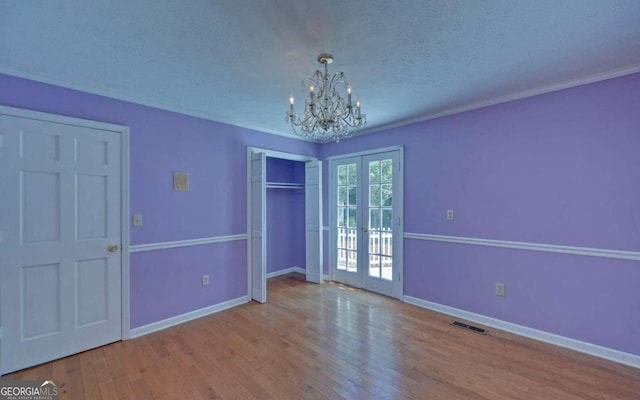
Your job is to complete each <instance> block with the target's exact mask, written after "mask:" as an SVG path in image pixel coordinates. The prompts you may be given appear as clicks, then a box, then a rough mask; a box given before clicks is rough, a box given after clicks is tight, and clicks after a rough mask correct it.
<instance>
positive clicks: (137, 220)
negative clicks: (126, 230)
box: [133, 214, 142, 226]
mask: <svg viewBox="0 0 640 400" xmlns="http://www.w3.org/2000/svg"><path fill="white" fill-rule="evenodd" d="M133 226H142V214H134V215H133Z"/></svg>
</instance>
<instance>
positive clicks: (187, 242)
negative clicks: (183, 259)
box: [129, 233, 247, 253]
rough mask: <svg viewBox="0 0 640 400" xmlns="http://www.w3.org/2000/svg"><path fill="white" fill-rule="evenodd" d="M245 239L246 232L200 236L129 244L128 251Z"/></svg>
mask: <svg viewBox="0 0 640 400" xmlns="http://www.w3.org/2000/svg"><path fill="white" fill-rule="evenodd" d="M246 239H247V234H246V233H242V234H239V235H228V236H214V237H207V238H200V239H188V240H176V241H173V242H159V243H147V244H135V245H132V246H129V252H130V253H139V252H141V251H153V250H163V249H173V248H176V247H186V246H199V245H203V244H211V243H223V242H231V241H234V240H246Z"/></svg>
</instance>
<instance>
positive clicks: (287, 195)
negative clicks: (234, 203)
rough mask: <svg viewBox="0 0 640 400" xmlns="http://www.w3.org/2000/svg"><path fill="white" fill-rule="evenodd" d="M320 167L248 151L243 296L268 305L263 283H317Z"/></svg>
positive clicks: (305, 159) (302, 159)
mask: <svg viewBox="0 0 640 400" xmlns="http://www.w3.org/2000/svg"><path fill="white" fill-rule="evenodd" d="M321 173H322V165H321V162H320V161H318V160H317V159H316V158H314V157H308V156H300V155H296V154H289V153H282V152H276V151H272V150H265V149H258V148H251V147H249V148H248V149H247V213H248V215H247V225H248V232H249V235H248V247H247V252H248V258H247V260H248V262H247V264H248V265H247V269H248V282H247V285H248V292H249V293H250V296H251V298H252V299H253V300H256V301H257V302H260V303H265V302H266V301H267V286H266V280H267V279H268V278H270V277H275V276H279V275H283V274H287V273H290V272H298V273H302V274H304V275H305V277H306V280H307V281H309V282H314V283H321V282H322V280H323V275H324V274H323V271H322V264H323V262H322V199H321V195H322V177H321Z"/></svg>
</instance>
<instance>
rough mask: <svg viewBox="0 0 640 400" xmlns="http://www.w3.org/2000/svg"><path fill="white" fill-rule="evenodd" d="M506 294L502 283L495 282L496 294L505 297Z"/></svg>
mask: <svg viewBox="0 0 640 400" xmlns="http://www.w3.org/2000/svg"><path fill="white" fill-rule="evenodd" d="M506 295H507V292H505V289H504V283H496V296H500V297H505V296H506Z"/></svg>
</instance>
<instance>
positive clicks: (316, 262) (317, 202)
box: [304, 161, 323, 283]
mask: <svg viewBox="0 0 640 400" xmlns="http://www.w3.org/2000/svg"><path fill="white" fill-rule="evenodd" d="M304 190H305V192H304V197H305V205H304V207H305V245H306V272H307V281H309V282H314V283H322V280H323V272H322V206H321V205H322V161H308V162H306V163H305V182H304Z"/></svg>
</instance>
